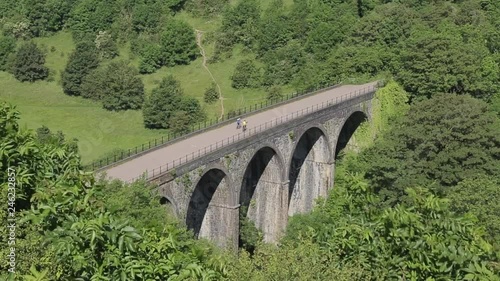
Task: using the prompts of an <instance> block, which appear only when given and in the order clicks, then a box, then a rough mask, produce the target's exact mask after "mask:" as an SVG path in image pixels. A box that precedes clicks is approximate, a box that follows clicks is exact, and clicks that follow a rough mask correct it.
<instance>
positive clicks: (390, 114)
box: [352, 80, 410, 149]
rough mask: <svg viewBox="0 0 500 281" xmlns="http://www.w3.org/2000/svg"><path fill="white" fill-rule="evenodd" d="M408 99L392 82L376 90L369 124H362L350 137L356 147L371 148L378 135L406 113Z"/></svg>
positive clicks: (407, 95)
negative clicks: (354, 141)
mask: <svg viewBox="0 0 500 281" xmlns="http://www.w3.org/2000/svg"><path fill="white" fill-rule="evenodd" d="M408 99H409V94H408V93H407V92H405V90H404V89H403V88H402V87H401V86H400V85H398V84H397V83H396V82H394V81H392V80H391V81H389V82H388V83H387V84H386V85H385V86H384V87H383V88H380V89H378V90H377V92H376V93H375V97H374V99H373V100H372V102H371V107H372V110H371V112H372V113H371V120H370V122H365V123H362V124H361V125H360V126H359V127H358V128H357V129H356V131H355V132H354V134H353V136H352V138H353V139H355V140H356V144H357V147H359V148H361V149H366V148H369V147H371V146H373V143H374V141H375V139H376V137H377V136H378V135H380V134H381V133H383V132H385V131H387V130H388V129H389V128H390V127H391V125H392V123H393V122H395V121H396V120H397V119H398V118H401V116H403V115H405V114H406V113H407V112H408V110H409V107H410V106H409V105H408Z"/></svg>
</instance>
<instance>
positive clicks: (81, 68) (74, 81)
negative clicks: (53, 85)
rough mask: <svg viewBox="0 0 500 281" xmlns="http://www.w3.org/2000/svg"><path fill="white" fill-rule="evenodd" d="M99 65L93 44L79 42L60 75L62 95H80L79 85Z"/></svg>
mask: <svg viewBox="0 0 500 281" xmlns="http://www.w3.org/2000/svg"><path fill="white" fill-rule="evenodd" d="M98 65H99V59H98V57H97V49H96V47H95V45H94V43H93V42H81V43H79V44H78V45H76V49H75V51H73V53H71V55H70V57H69V59H68V64H67V65H66V68H65V69H64V72H63V73H62V74H61V80H62V87H63V91H64V93H66V94H68V95H70V96H79V95H81V84H82V82H83V79H84V78H85V76H87V75H88V74H89V73H90V72H91V71H92V70H93V69H96V68H97V66H98Z"/></svg>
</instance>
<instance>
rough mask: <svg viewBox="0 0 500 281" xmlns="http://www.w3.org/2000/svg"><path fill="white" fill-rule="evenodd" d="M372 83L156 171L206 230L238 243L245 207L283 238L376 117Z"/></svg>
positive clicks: (183, 213)
mask: <svg viewBox="0 0 500 281" xmlns="http://www.w3.org/2000/svg"><path fill="white" fill-rule="evenodd" d="M374 90H375V89H374V88H372V90H370V91H367V92H366V93H363V94H362V95H358V96H356V97H354V98H350V99H347V100H344V101H342V102H340V103H336V104H324V105H323V106H322V107H321V108H319V107H317V109H318V108H319V109H318V110H316V111H311V113H308V114H304V115H302V116H300V117H298V118H295V119H292V120H290V121H288V122H283V123H280V124H278V125H277V126H273V127H272V128H270V129H267V130H263V131H262V132H260V133H258V134H255V135H252V136H250V137H248V138H245V139H242V140H241V141H237V142H234V143H232V144H229V145H227V146H225V147H224V148H223V149H218V150H215V151H213V152H211V153H208V154H206V155H204V156H201V157H199V158H197V159H194V160H192V161H188V162H187V163H185V164H183V165H180V166H178V167H176V168H175V170H170V171H168V172H164V173H160V174H159V175H156V176H154V177H151V178H149V180H150V181H151V182H153V183H156V184H157V185H158V186H159V187H158V188H159V192H160V194H161V196H162V197H163V199H162V200H163V201H164V202H168V203H169V204H171V206H172V207H173V209H174V211H175V213H176V215H177V217H178V218H179V219H180V220H181V221H185V222H186V224H187V226H188V228H190V229H192V230H193V231H194V233H195V234H196V235H197V236H198V237H202V238H208V239H209V240H212V241H214V242H215V243H216V244H218V245H220V246H223V247H228V248H237V247H238V242H239V213H240V211H244V212H246V216H247V217H248V218H249V219H250V220H251V221H253V222H254V223H255V225H256V226H257V228H259V229H260V230H261V231H262V233H263V235H264V241H266V242H271V243H273V242H276V241H277V240H278V239H279V238H280V236H281V235H282V234H283V232H284V230H285V227H286V225H287V220H288V217H289V216H291V215H294V214H297V213H305V212H308V211H310V210H311V208H312V207H313V205H314V203H315V199H317V198H318V197H320V196H322V197H324V196H326V195H327V193H328V190H329V189H330V188H332V187H333V181H334V178H333V177H334V169H335V159H336V157H337V155H338V152H339V151H340V150H341V149H342V148H344V147H345V146H346V145H347V143H348V141H349V140H350V138H351V136H352V134H353V132H354V130H355V129H356V128H357V127H358V126H359V125H360V124H361V122H363V121H365V120H370V119H371V109H372V99H373V96H374Z"/></svg>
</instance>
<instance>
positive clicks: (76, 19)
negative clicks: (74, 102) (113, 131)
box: [0, 0, 500, 281]
mask: <svg viewBox="0 0 500 281" xmlns="http://www.w3.org/2000/svg"><path fill="white" fill-rule="evenodd" d="M180 11H188V12H189V13H190V14H192V15H194V16H196V17H200V18H208V19H213V21H214V24H217V25H218V26H217V30H216V31H215V32H212V33H210V34H209V36H208V39H207V40H209V42H210V44H213V46H214V48H215V51H214V54H213V56H212V57H211V58H210V61H211V62H215V61H222V62H223V61H224V60H228V59H230V58H231V56H232V55H233V54H234V53H233V52H232V51H233V50H234V49H235V48H242V49H243V50H244V51H245V52H247V53H248V54H251V55H252V56H253V58H254V59H242V60H241V61H240V62H239V63H238V64H237V66H236V67H235V69H234V70H233V75H232V77H231V80H232V81H231V85H232V87H234V88H237V89H240V88H253V89H260V88H265V89H266V91H267V92H268V93H269V97H270V98H276V97H279V96H280V95H281V94H282V89H283V88H284V87H292V88H294V89H296V90H297V91H307V90H311V89H316V88H320V87H324V86H327V85H331V84H336V83H352V82H357V81H366V80H374V79H379V78H384V79H385V81H387V82H386V85H385V86H384V87H383V88H381V89H380V90H379V91H378V92H377V94H376V99H375V101H374V102H375V104H376V106H375V109H374V116H373V120H372V122H371V123H369V124H368V123H365V124H362V125H361V126H360V127H359V128H358V130H357V131H356V133H355V135H354V138H353V140H355V142H354V144H352V145H354V146H356V149H351V150H350V149H349V147H350V146H348V147H347V149H346V150H344V151H343V152H341V153H340V155H338V160H337V163H336V174H335V187H334V189H333V190H332V192H331V194H330V195H329V196H328V198H323V199H321V200H320V201H319V202H318V204H317V207H316V208H315V209H314V210H313V211H312V212H311V213H310V214H306V215H297V216H294V217H292V218H291V219H290V222H289V225H288V227H287V232H286V235H285V236H284V238H283V239H282V240H281V241H280V243H279V245H266V244H263V243H262V242H261V241H260V237H261V236H260V233H259V231H258V230H257V229H255V227H254V226H253V224H252V223H251V222H249V221H248V220H245V219H244V218H242V219H241V220H240V230H241V235H240V240H241V241H240V242H241V243H240V245H241V249H240V250H239V253H238V256H237V258H236V257H233V255H234V253H228V252H225V251H224V250H222V249H217V248H215V247H214V246H212V245H211V244H210V243H209V242H207V241H202V240H195V239H193V236H192V234H191V233H190V232H189V231H188V230H186V229H184V228H183V227H182V226H181V225H182V224H181V223H180V222H178V221H176V219H175V218H174V217H173V216H172V215H171V214H170V213H169V211H168V206H167V207H166V206H163V205H161V204H160V200H159V198H157V196H156V195H155V193H154V187H153V186H148V185H147V184H146V183H144V182H140V181H139V182H136V183H134V184H130V185H128V184H122V183H119V182H106V181H103V180H100V179H95V178H94V177H93V175H92V174H90V173H86V172H83V171H82V165H81V161H80V155H79V151H78V146H77V143H75V141H74V140H67V138H66V137H65V135H64V134H63V133H60V132H58V133H53V132H51V130H50V129H49V128H47V127H42V128H39V129H38V130H36V131H31V130H27V129H25V128H22V127H21V126H19V120H18V119H19V112H18V111H17V110H16V109H15V108H14V106H12V105H9V104H8V103H2V105H1V108H0V138H1V142H0V165H1V169H2V173H1V174H0V178H1V182H0V184H1V186H2V193H1V195H0V198H1V202H5V203H4V208H2V225H8V221H7V220H8V216H9V211H8V209H7V202H8V198H7V196H8V195H7V194H8V192H7V190H8V188H9V184H8V183H9V181H10V182H13V181H14V179H13V178H14V177H13V175H12V173H10V172H5V173H4V172H3V171H11V170H8V168H11V169H13V170H15V182H16V185H17V186H16V201H15V208H16V244H15V247H16V252H15V254H16V279H15V280H26V281H28V280H500V236H499V233H500V204H498V202H500V89H499V88H500V2H499V1H495V0H463V1H460V0H455V1H444V0H443V1H439V0H433V1H431V0H399V1H390V0H296V1H294V2H293V3H290V2H286V1H279V0H277V1H269V2H268V1H266V2H257V1H254V0H246V1H225V0H209V1H206V0H186V1H182V0H169V1H158V0H157V1H155V0H143V1H140V0H116V1H114V0H106V1H98V0H23V1H15V0H3V1H1V2H0V19H1V20H0V25H1V27H2V36H1V37H0V71H8V72H9V73H11V74H12V75H13V77H15V79H17V80H19V81H22V82H23V83H32V82H33V81H40V80H50V79H53V77H54V76H55V75H60V78H61V85H60V86H61V87H62V88H63V90H64V93H65V94H67V95H70V96H81V97H84V98H88V99H92V100H97V101H99V102H101V103H102V106H103V107H104V108H106V109H108V110H111V111H122V110H142V113H143V117H144V126H146V127H147V128H152V129H157V128H169V129H171V130H174V131H178V132H183V131H185V130H186V127H187V126H188V125H189V124H190V123H192V121H193V120H200V119H203V118H204V117H205V112H203V106H202V104H201V103H200V100H198V99H193V98H191V97H188V96H187V95H185V93H184V91H183V89H182V88H181V87H180V84H179V82H178V81H176V79H175V78H174V77H173V76H166V77H163V79H162V80H161V81H160V83H158V85H156V87H155V88H154V89H153V90H152V91H151V92H146V91H145V89H144V84H143V81H142V80H141V78H140V76H139V74H141V73H142V74H144V73H153V72H155V71H158V69H160V68H162V67H172V66H174V65H179V64H189V63H190V62H192V61H193V59H195V58H196V56H198V55H199V52H198V50H197V46H196V33H195V30H194V29H193V27H191V26H190V25H189V24H188V23H186V22H183V21H181V20H179V19H177V18H175V15H176V13H179V12H180ZM62 30H69V31H70V32H71V33H72V36H73V39H74V41H75V42H76V47H75V49H74V51H73V53H72V54H71V55H70V57H69V59H68V63H67V65H66V67H65V69H64V71H62V72H61V73H54V72H53V71H52V70H51V69H50V68H48V67H47V66H46V65H45V56H46V52H50V50H43V48H41V47H40V46H38V45H37V44H35V43H34V41H33V39H34V38H38V37H44V36H50V35H51V34H55V33H57V32H61V31H62ZM123 46H128V47H129V48H130V51H131V52H132V53H133V54H135V55H136V56H138V57H139V58H140V64H139V67H137V68H136V67H135V66H133V65H131V64H130V63H128V62H127V61H126V60H121V59H120V58H119V55H118V54H119V52H118V48H120V47H123ZM206 87H207V88H206V91H205V96H204V97H203V99H202V100H203V102H206V103H211V102H214V101H216V100H217V99H218V98H219V97H218V93H217V91H218V90H217V87H215V85H213V84H210V85H206ZM131 206H133V208H131ZM9 231H10V230H9V228H5V227H2V228H1V231H0V232H1V233H0V234H1V238H0V239H1V240H0V243H1V244H2V245H7V243H8V240H7V237H8V236H9V234H10V232H9ZM0 253H1V256H2V257H7V256H8V255H9V254H10V249H9V248H8V247H2V248H1V249H0ZM7 262H8V260H7V259H4V261H2V263H1V266H0V268H1V273H0V278H1V279H2V280H4V279H7V278H8V275H7V269H8V268H9V265H8V263H7ZM11 278H13V276H11ZM12 280H14V279H12Z"/></svg>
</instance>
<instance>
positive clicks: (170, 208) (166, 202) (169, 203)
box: [160, 195, 178, 217]
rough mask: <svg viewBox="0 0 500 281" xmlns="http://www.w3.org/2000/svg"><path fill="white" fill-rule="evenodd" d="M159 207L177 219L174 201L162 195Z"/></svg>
mask: <svg viewBox="0 0 500 281" xmlns="http://www.w3.org/2000/svg"><path fill="white" fill-rule="evenodd" d="M160 205H162V206H164V207H165V210H166V212H167V213H169V214H170V215H173V216H175V217H178V214H177V206H176V205H175V204H174V201H173V200H172V198H170V196H166V195H163V196H161V197H160Z"/></svg>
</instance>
